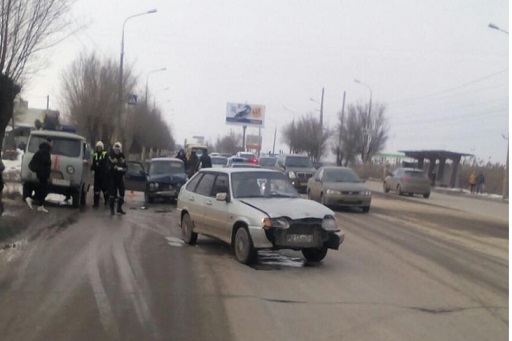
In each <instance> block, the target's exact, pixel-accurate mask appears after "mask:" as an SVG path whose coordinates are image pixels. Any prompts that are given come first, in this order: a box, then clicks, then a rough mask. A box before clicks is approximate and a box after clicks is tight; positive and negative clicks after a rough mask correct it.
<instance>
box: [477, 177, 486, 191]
mask: <svg viewBox="0 0 512 341" xmlns="http://www.w3.org/2000/svg"><path fill="white" fill-rule="evenodd" d="M484 190H485V177H484V174H483V173H482V172H480V173H478V175H477V176H476V192H477V193H483V191H484Z"/></svg>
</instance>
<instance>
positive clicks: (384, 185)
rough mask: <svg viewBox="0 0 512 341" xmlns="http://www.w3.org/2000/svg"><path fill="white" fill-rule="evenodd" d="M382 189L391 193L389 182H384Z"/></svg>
mask: <svg viewBox="0 0 512 341" xmlns="http://www.w3.org/2000/svg"><path fill="white" fill-rule="evenodd" d="M382 189H383V191H384V193H389V188H388V184H387V183H385V182H384V183H383V184H382Z"/></svg>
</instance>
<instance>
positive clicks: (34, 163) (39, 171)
mask: <svg viewBox="0 0 512 341" xmlns="http://www.w3.org/2000/svg"><path fill="white" fill-rule="evenodd" d="M51 149H52V142H51V141H50V140H48V141H43V142H42V143H41V144H40V145H39V150H38V151H37V152H35V154H34V156H32V160H30V163H29V165H28V168H29V169H30V170H31V171H32V172H34V173H36V176H37V179H38V180H39V184H38V186H37V187H36V189H35V194H34V198H31V197H30V196H28V197H26V198H25V202H26V203H27V205H28V207H29V208H30V209H33V204H34V201H35V203H36V205H38V207H37V211H38V212H44V213H48V210H47V209H46V208H45V207H44V200H45V198H46V195H47V194H48V180H49V179H50V173H51V170H52V158H51V154H50V151H51Z"/></svg>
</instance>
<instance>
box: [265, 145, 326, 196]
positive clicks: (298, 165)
mask: <svg viewBox="0 0 512 341" xmlns="http://www.w3.org/2000/svg"><path fill="white" fill-rule="evenodd" d="M275 169H277V170H279V171H281V172H283V173H284V174H286V176H288V178H289V179H290V182H291V183H292V185H293V187H295V188H296V189H297V190H298V191H300V192H306V188H307V186H308V180H309V178H311V177H312V176H313V174H315V172H316V169H315V167H313V163H312V162H311V159H310V158H309V157H308V156H305V155H286V154H281V155H279V156H278V157H277V161H276V166H275Z"/></svg>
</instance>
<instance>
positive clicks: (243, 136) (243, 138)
mask: <svg viewBox="0 0 512 341" xmlns="http://www.w3.org/2000/svg"><path fill="white" fill-rule="evenodd" d="M243 129H244V133H243V135H242V149H243V151H244V152H245V131H246V130H247V126H243Z"/></svg>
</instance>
